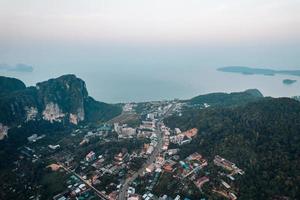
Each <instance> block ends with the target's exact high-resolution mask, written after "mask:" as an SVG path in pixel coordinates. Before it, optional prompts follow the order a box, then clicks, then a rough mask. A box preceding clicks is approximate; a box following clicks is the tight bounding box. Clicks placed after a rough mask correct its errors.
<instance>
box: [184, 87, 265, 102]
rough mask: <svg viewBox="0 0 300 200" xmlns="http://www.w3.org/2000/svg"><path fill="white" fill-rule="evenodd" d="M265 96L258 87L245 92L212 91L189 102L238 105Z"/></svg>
mask: <svg viewBox="0 0 300 200" xmlns="http://www.w3.org/2000/svg"><path fill="white" fill-rule="evenodd" d="M261 98H263V95H262V94H261V93H260V91H258V90H257V89H250V90H246V91H244V92H233V93H230V94H228V93H221V92H220V93H211V94H205V95H200V96H197V97H194V98H192V99H190V100H189V101H188V102H189V103H190V104H192V105H195V104H204V103H207V104H209V105H210V106H236V105H241V104H246V103H249V102H253V101H257V100H259V99H261Z"/></svg>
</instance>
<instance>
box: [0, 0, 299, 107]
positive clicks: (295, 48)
mask: <svg viewBox="0 0 300 200" xmlns="http://www.w3.org/2000/svg"><path fill="white" fill-rule="evenodd" d="M299 55H300V0H263V1H262V0H242V1H237V0H42V1H41V0H1V1H0V64H1V65H5V66H16V65H18V64H20V63H21V64H22V65H26V66H32V67H33V69H34V70H33V72H32V73H15V72H13V71H10V72H3V71H0V73H2V74H4V75H8V76H15V77H17V78H20V79H22V80H24V81H25V82H26V83H27V84H29V85H33V84H34V83H36V82H38V81H43V80H45V79H48V78H52V77H56V76H59V75H62V74H65V73H75V74H77V75H78V76H79V77H82V78H84V79H86V82H87V83H88V85H90V87H91V88H92V89H91V92H92V94H94V95H95V96H96V97H98V98H102V99H105V100H108V101H114V102H116V101H119V100H122V96H120V95H117V94H115V93H112V92H111V90H118V85H119V84H123V85H126V84H125V82H129V84H128V87H126V88H125V89H124V90H126V91H123V92H122V95H123V96H126V93H127V92H128V90H130V89H131V88H134V89H136V90H137V91H141V90H142V88H135V87H137V86H138V83H140V82H142V83H143V84H142V85H143V86H147V85H157V86H156V87H158V85H160V84H159V83H162V84H165V85H166V88H165V90H166V91H170V90H171V89H170V88H172V87H173V86H171V85H172V84H170V82H174V83H176V84H177V85H178V82H180V79H181V78H182V81H181V82H184V86H182V85H181V86H178V87H177V88H180V89H178V90H180V92H179V93H178V95H179V96H181V95H182V96H185V97H186V96H190V95H192V94H197V93H198V92H204V91H205V92H207V91H210V90H209V89H208V88H206V89H205V88H203V86H202V85H199V84H200V83H198V82H197V84H195V83H194V82H193V81H191V80H190V77H191V76H195V74H197V73H200V72H201V73H203V72H205V69H207V71H208V70H211V69H215V68H218V67H223V66H227V65H242V66H243V65H245V66H253V67H267V68H270V67H271V68H277V69H300V59H299ZM171 72H172V73H171ZM183 76H184V77H183ZM100 77H101V78H100ZM196 78H197V77H194V78H193V79H192V80H194V79H196ZM212 78H213V77H212ZM100 79H101V80H102V82H101V84H100V82H99V81H100ZM174 79H176V80H174ZM225 79H226V77H225V78H224V80H225ZM103 80H105V82H104V81H103ZM120 80H121V82H120ZM97 81H98V82H97ZM249 84H250V82H249ZM99 85H112V86H111V88H110V92H103V93H101V92H99V91H101V89H103V87H101V86H99ZM173 85H174V84H173ZM250 86H251V85H250ZM191 88H202V89H203V90H201V89H198V90H195V89H191ZM213 88H214V89H219V90H221V89H224V88H221V87H219V88H218V87H215V86H214V87H213ZM238 89H240V88H238ZM98 90H99V91H98ZM183 90H184V91H190V92H189V93H184V92H182V91H183ZM163 91H164V90H162V91H161V93H162V94H161V95H163V93H164V92H163ZM266 92H268V90H266ZM275 93H276V92H270V94H272V95H273V94H275ZM130 95H133V96H135V97H132V98H130V97H127V98H126V100H131V99H141V98H138V96H139V95H141V94H131V93H130ZM142 95H143V97H144V98H148V97H150V95H149V96H147V95H145V93H142ZM112 96H114V97H112ZM173 96H176V94H172V95H169V96H168V97H173ZM143 100H144V99H143Z"/></svg>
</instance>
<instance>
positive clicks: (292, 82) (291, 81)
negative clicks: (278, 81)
mask: <svg viewBox="0 0 300 200" xmlns="http://www.w3.org/2000/svg"><path fill="white" fill-rule="evenodd" d="M296 82H297V80H291V79H284V80H283V81H282V83H283V84H285V85H292V84H294V83H296Z"/></svg>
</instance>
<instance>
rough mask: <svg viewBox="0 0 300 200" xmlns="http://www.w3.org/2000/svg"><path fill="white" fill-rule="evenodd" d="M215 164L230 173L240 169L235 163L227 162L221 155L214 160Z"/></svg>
mask: <svg viewBox="0 0 300 200" xmlns="http://www.w3.org/2000/svg"><path fill="white" fill-rule="evenodd" d="M214 164H215V165H217V166H220V167H223V168H224V169H227V170H229V171H234V170H236V169H238V168H237V167H236V166H235V164H234V163H232V162H230V161H228V160H226V159H225V158H222V157H221V156H219V155H216V156H215V158H214Z"/></svg>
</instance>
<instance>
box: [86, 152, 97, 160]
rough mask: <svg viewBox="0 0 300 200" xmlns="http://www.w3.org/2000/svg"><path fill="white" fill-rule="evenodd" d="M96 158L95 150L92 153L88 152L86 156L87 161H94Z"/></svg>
mask: <svg viewBox="0 0 300 200" xmlns="http://www.w3.org/2000/svg"><path fill="white" fill-rule="evenodd" d="M95 159H96V154H95V152H93V151H91V152H90V153H88V154H87V155H86V156H85V160H86V161H87V162H91V161H94V160H95Z"/></svg>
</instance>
